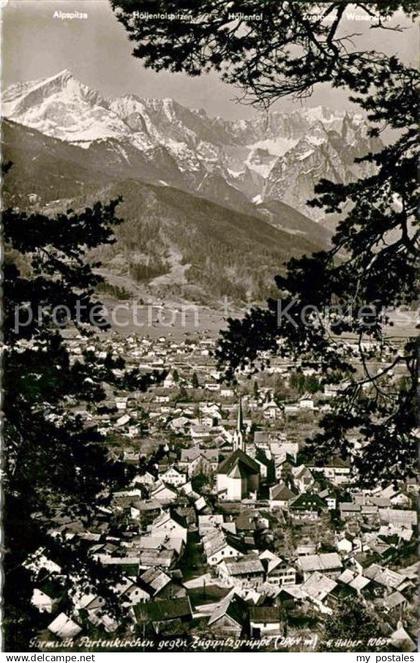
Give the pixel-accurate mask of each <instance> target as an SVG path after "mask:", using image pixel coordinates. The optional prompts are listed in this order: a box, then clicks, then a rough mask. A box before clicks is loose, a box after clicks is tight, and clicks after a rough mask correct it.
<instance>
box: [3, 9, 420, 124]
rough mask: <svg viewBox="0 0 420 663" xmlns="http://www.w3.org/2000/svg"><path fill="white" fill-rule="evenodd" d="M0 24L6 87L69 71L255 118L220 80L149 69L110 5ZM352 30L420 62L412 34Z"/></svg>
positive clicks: (315, 100)
mask: <svg viewBox="0 0 420 663" xmlns="http://www.w3.org/2000/svg"><path fill="white" fill-rule="evenodd" d="M198 1H199V0H198ZM4 3H5V0H0V4H4ZM56 10H61V11H64V12H74V11H80V12H86V13H87V14H88V19H87V20H72V21H69V20H65V21H62V20H59V19H57V18H53V15H54V12H55V11H56ZM2 21H3V29H2V33H3V43H2V84H3V86H4V87H7V86H8V85H10V84H11V83H15V82H17V81H27V80H32V79H36V78H43V77H47V76H51V75H53V74H56V73H57V72H59V71H60V70H62V69H70V71H72V73H73V75H74V76H75V77H76V78H78V79H79V80H80V81H82V82H83V83H85V84H87V85H88V86H89V87H91V88H93V89H96V90H99V92H101V93H102V94H104V95H106V96H119V95H122V94H125V93H128V92H132V93H134V94H137V95H139V96H141V97H172V98H174V99H176V100H177V101H178V102H179V103H181V104H184V105H186V106H190V107H194V108H201V107H202V108H204V109H205V110H206V111H207V112H208V113H209V114H210V115H221V116H224V117H226V118H236V117H248V116H250V115H252V113H253V112H254V111H253V110H252V109H250V108H249V107H247V106H243V105H238V104H237V103H235V101H234V99H235V96H236V95H237V91H236V90H235V89H234V88H232V87H230V86H227V85H225V84H223V83H221V82H220V80H219V79H218V76H217V75H216V74H208V75H205V76H201V77H199V78H190V77H188V76H186V75H185V74H172V73H166V72H160V73H155V72H153V71H151V70H146V69H145V68H144V67H143V65H142V63H141V61H140V60H139V59H137V58H134V57H132V56H131V50H132V44H131V43H130V42H129V40H128V38H127V34H126V32H125V30H124V28H123V26H122V25H121V24H120V23H118V21H117V19H116V18H115V16H114V14H113V12H112V10H111V8H110V4H109V2H108V0H9V1H8V3H7V4H6V7H5V8H4V9H3V11H2ZM347 23H348V24H349V27H350V28H351V29H350V31H351V32H362V31H363V32H365V33H366V35H369V41H370V44H371V45H375V47H378V46H379V45H380V48H381V50H386V51H387V52H398V54H399V55H400V57H402V59H404V60H406V61H411V62H412V61H413V60H414V58H415V57H416V55H415V53H416V48H417V43H416V29H415V28H410V29H409V30H408V31H406V32H405V33H404V34H403V35H401V34H395V33H393V32H389V31H387V32H383V31H381V32H379V31H375V30H370V31H369V29H368V24H366V23H364V22H360V21H351V25H350V22H349V21H348V22H347ZM381 40H382V41H383V43H381ZM364 41H367V38H364ZM294 103H298V102H294ZM318 104H323V105H325V106H331V107H334V108H340V107H343V105H348V103H347V102H346V96H345V94H344V93H342V92H339V91H336V90H330V89H329V88H326V87H325V86H324V87H323V88H319V89H318V90H316V91H315V93H314V95H313V96H312V97H311V98H310V99H309V100H308V101H307V102H306V105H311V106H315V105H318ZM291 107H292V105H291V102H283V101H282V102H279V103H278V104H277V105H276V108H279V109H280V108H289V109H290V108H291Z"/></svg>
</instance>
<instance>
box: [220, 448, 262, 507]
mask: <svg viewBox="0 0 420 663" xmlns="http://www.w3.org/2000/svg"><path fill="white" fill-rule="evenodd" d="M259 484H260V468H259V465H258V463H256V462H255V460H254V459H253V458H251V457H250V456H248V455H247V454H246V453H245V452H244V451H242V449H236V450H235V451H233V453H231V454H230V455H229V456H228V457H227V458H226V460H224V461H223V462H222V463H221V464H220V465H219V467H218V468H217V475H216V487H217V494H218V496H219V498H220V499H222V500H229V501H237V500H242V499H244V498H245V497H250V496H251V495H256V494H257V492H258V489H259Z"/></svg>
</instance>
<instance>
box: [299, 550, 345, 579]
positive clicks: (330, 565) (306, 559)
mask: <svg viewBox="0 0 420 663" xmlns="http://www.w3.org/2000/svg"><path fill="white" fill-rule="evenodd" d="M296 564H297V567H298V569H300V571H301V572H302V573H303V578H304V580H307V579H308V578H309V577H310V576H311V575H312V573H315V571H319V572H320V573H322V574H323V575H326V576H329V577H332V578H336V577H337V576H339V575H340V573H341V569H342V566H343V565H342V562H341V559H340V556H339V555H338V554H337V553H321V554H319V555H303V556H302V557H299V559H298V560H297V562H296Z"/></svg>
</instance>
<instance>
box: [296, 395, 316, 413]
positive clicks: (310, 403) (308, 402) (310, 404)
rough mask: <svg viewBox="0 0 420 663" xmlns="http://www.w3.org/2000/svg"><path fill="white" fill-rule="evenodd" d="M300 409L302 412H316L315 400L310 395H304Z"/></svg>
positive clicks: (300, 400) (300, 402) (300, 401)
mask: <svg viewBox="0 0 420 663" xmlns="http://www.w3.org/2000/svg"><path fill="white" fill-rule="evenodd" d="M299 407H300V409H301V410H314V409H315V403H314V399H313V398H312V396H311V395H310V394H304V395H303V396H302V397H301V398H300V399H299Z"/></svg>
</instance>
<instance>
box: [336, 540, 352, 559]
mask: <svg viewBox="0 0 420 663" xmlns="http://www.w3.org/2000/svg"><path fill="white" fill-rule="evenodd" d="M335 547H336V548H337V550H338V552H340V553H343V554H345V555H348V554H350V553H351V551H352V550H353V543H352V542H351V541H350V540H349V539H347V538H346V537H345V536H343V538H342V539H340V540H339V541H337V543H336V544H335Z"/></svg>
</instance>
